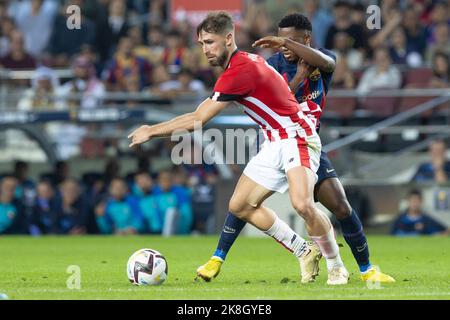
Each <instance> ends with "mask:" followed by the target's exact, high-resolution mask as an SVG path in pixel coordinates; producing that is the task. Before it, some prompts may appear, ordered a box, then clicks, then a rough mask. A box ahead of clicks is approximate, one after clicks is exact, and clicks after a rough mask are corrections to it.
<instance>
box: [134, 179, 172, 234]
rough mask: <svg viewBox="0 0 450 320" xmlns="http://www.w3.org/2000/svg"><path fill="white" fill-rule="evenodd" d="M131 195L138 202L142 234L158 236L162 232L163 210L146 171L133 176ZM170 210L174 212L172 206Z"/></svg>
mask: <svg viewBox="0 0 450 320" xmlns="http://www.w3.org/2000/svg"><path fill="white" fill-rule="evenodd" d="M132 190H133V194H134V196H135V197H136V198H137V201H138V202H139V207H140V210H141V212H142V216H143V218H144V224H145V229H144V232H148V233H152V234H160V233H161V232H162V230H163V223H164V216H165V214H164V211H162V210H164V209H162V210H161V208H160V204H159V203H158V201H157V200H156V196H155V194H154V192H153V191H154V186H153V180H152V177H151V176H150V174H149V173H148V172H147V171H139V172H137V173H136V174H135V176H134V183H133V189H132ZM170 208H171V210H175V206H174V205H172V206H171V207H170Z"/></svg>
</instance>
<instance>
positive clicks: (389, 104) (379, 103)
mask: <svg viewBox="0 0 450 320" xmlns="http://www.w3.org/2000/svg"><path fill="white" fill-rule="evenodd" d="M380 90H382V91H386V90H388V89H380ZM376 91H378V90H373V92H376ZM398 102H399V99H398V97H370V96H369V97H366V98H364V99H363V100H362V101H361V105H360V106H361V108H362V109H364V110H367V111H369V112H371V113H373V114H374V115H375V116H377V117H381V118H387V117H389V116H392V115H393V114H394V113H395V112H396V108H397V105H398Z"/></svg>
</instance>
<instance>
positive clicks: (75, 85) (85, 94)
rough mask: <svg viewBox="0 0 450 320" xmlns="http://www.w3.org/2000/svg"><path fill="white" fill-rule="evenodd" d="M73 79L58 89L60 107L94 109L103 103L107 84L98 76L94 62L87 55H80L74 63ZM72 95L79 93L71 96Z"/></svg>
mask: <svg viewBox="0 0 450 320" xmlns="http://www.w3.org/2000/svg"><path fill="white" fill-rule="evenodd" d="M72 72H73V79H72V80H70V81H68V82H66V83H65V84H64V85H62V86H61V87H60V88H59V90H58V96H59V98H60V99H59V104H58V109H74V108H75V109H78V108H83V109H94V108H98V107H100V106H101V105H102V102H103V99H104V97H105V94H106V92H105V86H104V85H103V83H102V82H101V81H100V80H99V79H98V78H97V76H96V73H95V67H94V65H93V63H92V62H91V61H90V60H89V59H88V58H86V57H83V56H78V57H76V58H75V60H74V61H73V63H72ZM70 95H79V96H78V97H73V98H70Z"/></svg>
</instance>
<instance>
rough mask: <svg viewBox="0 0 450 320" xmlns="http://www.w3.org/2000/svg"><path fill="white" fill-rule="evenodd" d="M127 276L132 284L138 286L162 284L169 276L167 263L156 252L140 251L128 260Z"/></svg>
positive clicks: (150, 250)
mask: <svg viewBox="0 0 450 320" xmlns="http://www.w3.org/2000/svg"><path fill="white" fill-rule="evenodd" d="M127 275H128V279H129V280H130V282H131V283H132V284H135V285H138V286H148V285H150V286H153V285H159V284H162V283H163V282H164V281H165V280H166V278H167V275H168V266H167V261H166V259H165V258H164V256H163V255H162V254H161V253H160V252H158V251H156V250H152V249H141V250H138V251H136V252H135V253H133V254H132V255H131V257H130V259H128V263H127Z"/></svg>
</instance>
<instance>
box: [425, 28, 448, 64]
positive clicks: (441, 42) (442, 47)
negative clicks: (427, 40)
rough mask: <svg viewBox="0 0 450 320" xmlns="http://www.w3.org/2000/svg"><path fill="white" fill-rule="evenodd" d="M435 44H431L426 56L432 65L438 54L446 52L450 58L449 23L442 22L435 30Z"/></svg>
mask: <svg viewBox="0 0 450 320" xmlns="http://www.w3.org/2000/svg"><path fill="white" fill-rule="evenodd" d="M433 33H434V37H433V38H434V42H433V43H431V44H429V45H428V47H427V51H426V54H425V59H426V62H427V63H428V64H430V65H431V64H432V62H433V57H434V55H435V53H437V52H444V53H445V54H447V55H449V56H450V27H449V25H448V24H447V23H445V22H442V23H440V24H438V25H437V26H436V27H435V28H434V32H433Z"/></svg>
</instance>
